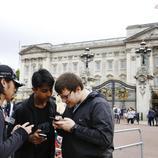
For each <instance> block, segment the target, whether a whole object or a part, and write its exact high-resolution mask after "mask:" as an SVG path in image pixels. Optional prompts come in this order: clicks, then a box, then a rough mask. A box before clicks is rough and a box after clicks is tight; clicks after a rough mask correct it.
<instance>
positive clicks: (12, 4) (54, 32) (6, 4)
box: [0, 0, 158, 69]
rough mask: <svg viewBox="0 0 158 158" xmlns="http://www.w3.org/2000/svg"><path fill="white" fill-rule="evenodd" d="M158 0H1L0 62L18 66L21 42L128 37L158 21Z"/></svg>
mask: <svg viewBox="0 0 158 158" xmlns="http://www.w3.org/2000/svg"><path fill="white" fill-rule="evenodd" d="M157 4H158V0H0V63H2V64H8V65H9V66H11V67H13V68H14V69H17V68H18V67H19V54H18V52H19V50H20V47H21V46H22V45H29V44H38V43H47V42H48V43H52V44H62V43H70V42H71V43H72V42H80V41H88V40H97V39H106V38H113V37H125V36H126V27H127V26H129V25H136V24H145V23H153V22H158V9H155V6H156V5H157Z"/></svg>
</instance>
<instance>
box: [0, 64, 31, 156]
mask: <svg viewBox="0 0 158 158" xmlns="http://www.w3.org/2000/svg"><path fill="white" fill-rule="evenodd" d="M21 86H22V84H21V83H20V82H19V81H18V80H17V79H16V75H15V73H14V71H13V70H12V68H11V67H9V66H8V65H0V157H1V158H8V157H10V156H11V155H12V154H13V153H14V152H15V151H16V150H17V149H18V148H19V147H20V146H21V145H22V144H23V143H24V142H25V141H26V140H27V138H28V136H29V134H30V133H31V132H32V127H33V125H29V122H24V124H21V125H20V124H18V125H16V126H15V127H14V129H13V131H12V134H11V136H10V137H9V138H7V135H6V133H7V132H6V126H5V116H4V113H3V111H2V105H3V103H4V102H5V101H6V102H9V101H11V100H12V98H13V97H14V94H15V92H16V91H17V90H18V88H19V87H21Z"/></svg>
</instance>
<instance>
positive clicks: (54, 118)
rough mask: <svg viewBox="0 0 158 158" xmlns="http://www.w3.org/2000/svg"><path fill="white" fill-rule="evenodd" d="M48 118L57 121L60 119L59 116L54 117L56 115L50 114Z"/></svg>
mask: <svg viewBox="0 0 158 158" xmlns="http://www.w3.org/2000/svg"><path fill="white" fill-rule="evenodd" d="M49 118H50V119H52V120H53V121H59V120H61V118H56V117H52V116H50V117H49Z"/></svg>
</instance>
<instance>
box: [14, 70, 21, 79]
mask: <svg viewBox="0 0 158 158" xmlns="http://www.w3.org/2000/svg"><path fill="white" fill-rule="evenodd" d="M15 73H16V76H17V79H18V80H19V77H20V70H19V69H17V70H16V72H15Z"/></svg>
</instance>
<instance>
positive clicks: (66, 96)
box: [59, 91, 72, 100]
mask: <svg viewBox="0 0 158 158" xmlns="http://www.w3.org/2000/svg"><path fill="white" fill-rule="evenodd" d="M71 92H72V91H70V92H69V93H68V94H67V95H65V96H64V95H63V96H62V95H59V96H60V98H61V99H63V100H67V99H68V98H69V97H70V95H71Z"/></svg>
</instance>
